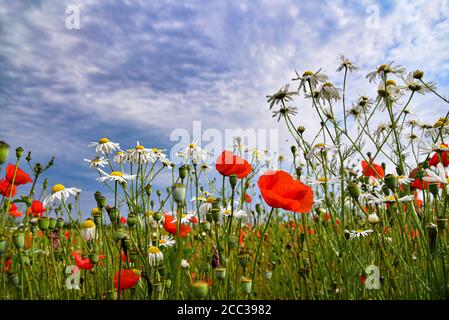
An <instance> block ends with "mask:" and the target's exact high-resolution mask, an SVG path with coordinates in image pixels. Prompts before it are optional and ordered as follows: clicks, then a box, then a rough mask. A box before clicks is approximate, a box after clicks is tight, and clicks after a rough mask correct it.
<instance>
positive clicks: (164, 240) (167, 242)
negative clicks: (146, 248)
mask: <svg viewBox="0 0 449 320" xmlns="http://www.w3.org/2000/svg"><path fill="white" fill-rule="evenodd" d="M175 244H176V240H175V239H173V237H172V236H170V235H163V236H161V237H160V239H159V246H160V247H166V248H168V247H173V246H174V245H175Z"/></svg>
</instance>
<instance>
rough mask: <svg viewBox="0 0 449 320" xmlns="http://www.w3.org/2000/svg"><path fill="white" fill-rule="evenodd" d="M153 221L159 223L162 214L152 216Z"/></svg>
mask: <svg viewBox="0 0 449 320" xmlns="http://www.w3.org/2000/svg"><path fill="white" fill-rule="evenodd" d="M153 219H154V220H155V221H160V220H161V219H162V214H161V213H160V212H159V211H158V212H155V213H154V214H153Z"/></svg>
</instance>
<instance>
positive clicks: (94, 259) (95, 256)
mask: <svg viewBox="0 0 449 320" xmlns="http://www.w3.org/2000/svg"><path fill="white" fill-rule="evenodd" d="M89 260H90V261H91V262H92V264H94V265H95V264H97V263H98V262H99V261H100V257H99V256H98V254H97V253H96V252H93V253H91V254H89Z"/></svg>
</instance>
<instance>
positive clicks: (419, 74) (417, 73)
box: [413, 70, 424, 80]
mask: <svg viewBox="0 0 449 320" xmlns="http://www.w3.org/2000/svg"><path fill="white" fill-rule="evenodd" d="M423 76H424V71H422V70H415V71H413V78H415V79H418V80H420V79H422V77H423Z"/></svg>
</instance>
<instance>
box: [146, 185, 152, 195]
mask: <svg viewBox="0 0 449 320" xmlns="http://www.w3.org/2000/svg"><path fill="white" fill-rule="evenodd" d="M145 193H146V195H147V197H150V196H151V193H153V187H152V186H151V184H147V185H146V186H145Z"/></svg>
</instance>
